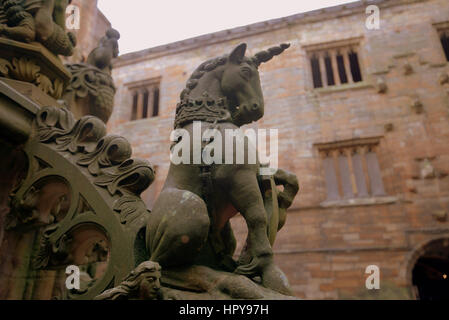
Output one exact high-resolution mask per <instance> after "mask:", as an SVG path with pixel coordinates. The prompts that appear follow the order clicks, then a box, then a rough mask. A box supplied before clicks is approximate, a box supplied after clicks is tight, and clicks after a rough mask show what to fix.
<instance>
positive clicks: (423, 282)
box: [411, 238, 449, 300]
mask: <svg viewBox="0 0 449 320" xmlns="http://www.w3.org/2000/svg"><path fill="white" fill-rule="evenodd" d="M414 261H415V262H414V264H413V265H412V269H411V278H412V283H413V286H414V289H415V295H416V298H417V299H420V300H449V238H444V239H437V240H433V241H431V242H429V243H427V244H426V245H424V246H422V247H421V248H420V249H419V250H418V251H417V252H415V259H414Z"/></svg>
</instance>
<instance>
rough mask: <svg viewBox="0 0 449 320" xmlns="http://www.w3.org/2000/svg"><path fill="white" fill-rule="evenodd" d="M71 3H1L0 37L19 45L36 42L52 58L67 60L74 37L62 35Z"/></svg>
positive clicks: (49, 0)
mask: <svg viewBox="0 0 449 320" xmlns="http://www.w3.org/2000/svg"><path fill="white" fill-rule="evenodd" d="M70 2H71V0H2V2H1V5H0V35H3V36H6V37H9V38H11V39H14V40H18V41H23V42H32V41H38V42H40V43H42V44H43V45H44V46H45V47H47V49H49V50H50V51H51V52H53V53H54V54H56V55H58V54H60V55H64V56H71V55H72V54H73V49H74V47H75V46H76V38H75V35H74V34H73V33H71V32H69V33H66V32H65V11H66V8H67V5H68V4H69V3H70Z"/></svg>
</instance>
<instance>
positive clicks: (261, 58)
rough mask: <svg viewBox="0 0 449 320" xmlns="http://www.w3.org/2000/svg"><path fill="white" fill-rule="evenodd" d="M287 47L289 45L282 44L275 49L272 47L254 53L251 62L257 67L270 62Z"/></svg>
mask: <svg viewBox="0 0 449 320" xmlns="http://www.w3.org/2000/svg"><path fill="white" fill-rule="evenodd" d="M289 47H290V43H283V44H281V45H279V46H277V47H272V48H270V49H268V50H264V51H261V52H258V53H256V54H255V56H254V57H253V58H252V60H253V61H254V63H255V64H256V65H257V66H258V67H259V66H260V65H261V64H262V63H265V62H268V61H270V60H271V59H273V57H274V56H278V55H280V54H281V53H282V52H284V51H285V50H287V49H288V48H289Z"/></svg>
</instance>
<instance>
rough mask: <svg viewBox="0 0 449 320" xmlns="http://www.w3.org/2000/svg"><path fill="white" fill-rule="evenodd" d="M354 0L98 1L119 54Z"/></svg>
mask: <svg viewBox="0 0 449 320" xmlns="http://www.w3.org/2000/svg"><path fill="white" fill-rule="evenodd" d="M348 2H354V0H176V1H175V0H126V1H121V0H98V7H99V8H100V10H101V11H102V12H103V13H104V14H105V15H106V17H107V18H108V19H109V21H111V23H112V26H113V27H114V28H115V29H117V30H118V31H120V33H121V35H122V38H121V40H120V54H125V53H128V52H133V51H138V50H143V49H147V48H152V47H156V46H159V45H163V44H167V43H171V42H175V41H179V40H184V39H188V38H192V37H196V36H200V35H203V34H207V33H211V32H216V31H221V30H226V29H232V28H235V27H239V26H245V25H248V24H251V23H255V22H261V21H265V20H270V19H275V18H281V17H286V16H290V15H293V14H296V13H301V12H306V11H311V10H315V9H320V8H324V7H330V6H335V5H340V4H343V3H348Z"/></svg>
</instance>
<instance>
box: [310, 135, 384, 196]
mask: <svg viewBox="0 0 449 320" xmlns="http://www.w3.org/2000/svg"><path fill="white" fill-rule="evenodd" d="M379 140H380V138H369V139H357V140H349V141H342V142H336V143H326V144H317V145H316V146H317V148H318V150H319V152H320V154H321V156H322V159H323V167H324V174H325V180H326V189H327V201H336V200H347V199H356V198H369V197H382V196H386V193H385V189H384V185H383V181H382V175H381V171H380V166H379V162H378V159H377V154H376V149H377V147H378V145H379Z"/></svg>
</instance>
